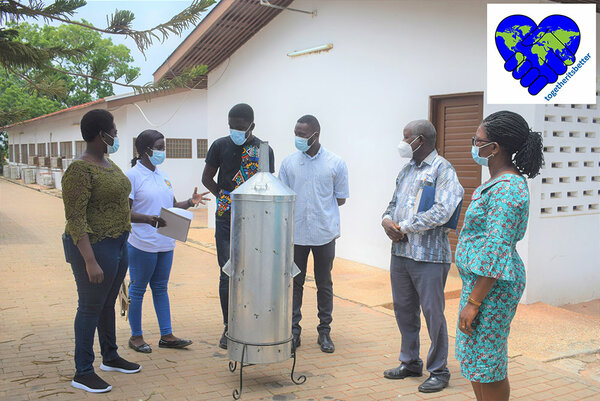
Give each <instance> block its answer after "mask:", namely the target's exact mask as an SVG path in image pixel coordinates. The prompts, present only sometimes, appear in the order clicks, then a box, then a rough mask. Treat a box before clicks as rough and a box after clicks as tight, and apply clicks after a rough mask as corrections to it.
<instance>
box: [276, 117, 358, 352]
mask: <svg viewBox="0 0 600 401" xmlns="http://www.w3.org/2000/svg"><path fill="white" fill-rule="evenodd" d="M320 132H321V127H320V125H319V121H318V120H317V119H316V118H315V117H314V116H311V115H305V116H303V117H300V119H299V120H298V122H297V123H296V127H295V129H294V134H295V145H296V148H297V149H298V152H295V153H292V154H291V155H289V156H288V157H286V158H285V159H284V160H283V162H282V163H281V168H280V170H279V179H280V180H281V181H282V182H283V183H284V184H285V185H287V186H288V187H290V188H291V189H293V190H294V192H296V194H297V195H296V206H295V210H294V263H296V265H297V266H298V268H299V269H300V273H299V274H298V275H297V276H296V277H294V297H293V313H292V334H293V336H294V346H295V347H296V348H297V347H299V346H300V333H301V331H302V328H301V327H300V320H301V319H302V313H301V308H302V294H303V291H304V280H305V279H306V264H307V262H308V254H309V253H310V252H311V251H312V253H313V261H314V269H315V283H316V284H317V306H318V310H319V313H318V317H319V325H318V326H317V331H318V333H319V337H318V340H317V343H318V344H319V345H320V347H321V351H323V352H327V353H332V352H334V350H335V346H334V344H333V342H332V341H331V337H330V331H331V321H332V316H331V315H332V311H333V282H332V280H331V269H332V268H333V260H334V259H335V240H336V239H337V238H338V237H339V236H340V212H339V206H341V205H343V204H344V203H345V202H346V199H347V198H348V197H349V196H350V194H349V190H348V168H347V167H346V163H345V162H344V160H342V158H340V157H339V156H337V155H335V154H333V153H332V152H330V151H328V150H326V149H325V148H323V147H322V146H321V144H320V143H319V138H320V135H321V133H320Z"/></svg>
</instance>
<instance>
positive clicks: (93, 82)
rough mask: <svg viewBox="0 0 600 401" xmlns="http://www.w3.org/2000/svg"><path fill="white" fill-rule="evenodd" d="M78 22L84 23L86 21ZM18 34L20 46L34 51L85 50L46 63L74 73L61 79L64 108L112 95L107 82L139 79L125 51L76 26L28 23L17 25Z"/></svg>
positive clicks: (137, 70)
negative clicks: (55, 49)
mask: <svg viewBox="0 0 600 401" xmlns="http://www.w3.org/2000/svg"><path fill="white" fill-rule="evenodd" d="M82 22H83V23H85V24H88V23H87V22H86V21H82ZM88 25H89V24H88ZM9 27H10V28H17V26H16V24H14V23H12V24H9ZM18 31H19V39H20V40H21V41H22V42H23V43H29V44H31V45H33V46H36V47H38V48H49V47H50V48H51V47H56V46H60V45H64V46H67V47H69V48H72V49H77V48H83V49H88V50H87V51H86V52H85V53H84V54H83V55H75V56H73V55H66V56H58V57H56V58H55V59H54V60H52V62H49V64H50V67H52V66H59V68H60V69H62V70H64V71H67V72H70V73H75V74H77V75H66V76H64V77H63V79H64V81H65V83H66V88H67V90H68V93H67V96H66V98H64V100H63V102H64V104H65V105H66V106H74V105H77V104H82V103H85V102H89V101H92V100H94V99H99V98H103V97H106V96H110V95H114V91H113V85H112V83H110V81H123V82H125V83H126V84H128V83H130V82H132V81H133V80H135V79H136V78H137V77H138V76H139V71H140V69H139V68H138V67H132V66H131V65H130V64H131V63H132V62H133V61H134V60H133V57H131V54H130V50H129V48H127V46H125V45H115V44H113V42H112V40H111V39H110V38H109V39H105V38H102V35H101V34H100V32H97V31H92V30H90V29H88V28H84V27H82V26H80V25H68V24H65V25H60V26H58V27H54V26H49V25H45V26H42V27H40V26H38V25H35V24H28V23H20V24H19V25H18ZM53 74H54V75H55V76H56V77H57V78H58V77H59V75H58V74H61V73H59V72H56V71H54V73H53ZM90 77H95V78H97V79H92V78H90ZM99 79H102V80H99Z"/></svg>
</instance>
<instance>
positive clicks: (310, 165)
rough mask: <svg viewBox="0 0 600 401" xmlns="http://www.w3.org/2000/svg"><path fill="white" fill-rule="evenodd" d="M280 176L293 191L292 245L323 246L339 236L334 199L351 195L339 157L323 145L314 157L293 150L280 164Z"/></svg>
mask: <svg viewBox="0 0 600 401" xmlns="http://www.w3.org/2000/svg"><path fill="white" fill-rule="evenodd" d="M279 179H280V180H281V181H282V182H283V183H284V184H285V185H287V186H288V187H290V188H291V189H292V190H294V192H296V206H295V210H294V244H295V245H314V246H319V245H325V244H328V243H329V242H331V241H333V240H334V239H336V238H338V237H339V236H340V211H339V206H338V204H337V199H347V198H349V197H350V193H349V190H348V167H346V163H345V162H344V160H343V159H342V158H341V157H339V156H337V155H335V154H334V153H332V152H329V151H328V150H326V149H324V148H323V146H321V148H320V149H319V151H318V152H317V154H316V155H315V156H314V157H311V156H309V155H307V154H306V153H304V152H300V151H297V152H294V153H292V154H291V155H289V156H288V157H286V158H285V159H284V160H283V162H282V163H281V168H280V169H279Z"/></svg>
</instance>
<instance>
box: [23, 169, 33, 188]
mask: <svg viewBox="0 0 600 401" xmlns="http://www.w3.org/2000/svg"><path fill="white" fill-rule="evenodd" d="M22 172H23V182H24V183H25V184H35V168H24V169H23V170H22Z"/></svg>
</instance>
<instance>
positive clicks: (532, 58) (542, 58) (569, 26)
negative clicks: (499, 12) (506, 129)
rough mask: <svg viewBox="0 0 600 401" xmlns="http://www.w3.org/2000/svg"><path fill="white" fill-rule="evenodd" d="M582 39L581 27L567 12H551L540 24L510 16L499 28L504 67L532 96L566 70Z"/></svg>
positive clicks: (498, 36) (522, 17)
mask: <svg viewBox="0 0 600 401" xmlns="http://www.w3.org/2000/svg"><path fill="white" fill-rule="evenodd" d="M580 41H581V34H580V31H579V27H578V26H577V24H576V23H575V21H573V20H572V19H571V18H569V17H566V16H564V15H557V14H555V15H550V16H548V17H546V18H544V19H543V20H542V22H540V24H539V25H536V23H535V22H534V21H533V20H532V19H531V18H529V17H527V16H525V15H511V16H509V17H506V18H504V19H503V20H502V21H501V22H500V24H498V28H496V47H497V48H498V51H499V52H500V55H501V56H502V58H503V59H504V61H505V64H504V68H505V69H506V70H507V71H512V75H513V78H515V79H517V80H520V82H521V86H523V87H524V88H528V91H529V93H530V94H531V95H533V96H535V95H537V94H538V93H539V92H540V91H541V90H542V89H543V88H544V87H545V86H546V85H548V84H549V83H554V82H556V81H557V80H558V77H559V76H561V75H563V74H564V73H566V72H567V66H570V65H572V64H573V63H574V62H575V53H576V52H577V49H578V48H579V43H580Z"/></svg>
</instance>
